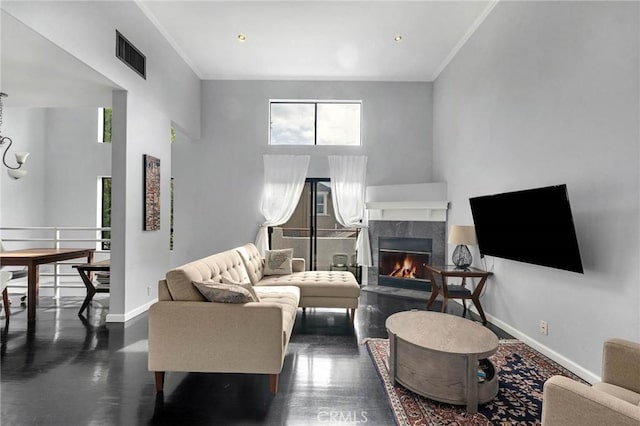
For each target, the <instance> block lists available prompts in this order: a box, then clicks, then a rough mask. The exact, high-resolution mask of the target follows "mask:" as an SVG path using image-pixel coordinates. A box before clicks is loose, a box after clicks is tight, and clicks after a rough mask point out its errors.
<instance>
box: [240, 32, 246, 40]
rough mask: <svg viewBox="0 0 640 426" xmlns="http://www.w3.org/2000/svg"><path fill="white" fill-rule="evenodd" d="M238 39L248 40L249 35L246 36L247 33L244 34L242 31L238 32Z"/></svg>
mask: <svg viewBox="0 0 640 426" xmlns="http://www.w3.org/2000/svg"><path fill="white" fill-rule="evenodd" d="M238 40H239V41H245V40H247V36H246V35H244V34H242V33H241V34H238Z"/></svg>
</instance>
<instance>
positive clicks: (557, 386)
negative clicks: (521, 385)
mask: <svg viewBox="0 0 640 426" xmlns="http://www.w3.org/2000/svg"><path fill="white" fill-rule="evenodd" d="M542 425H543V426H555V425H558V426H560V425H561V426H567V425H569V426H570V425H580V426H590V425H593V426H601V425H622V426H625V425H629V426H638V425H640V343H634V342H630V341H628V340H623V339H609V340H607V341H606V342H604V347H603V357H602V382H600V383H595V384H594V385H593V386H589V385H585V384H583V383H578V382H576V381H575V380H571V379H569V378H567V377H563V376H553V377H551V378H550V379H549V380H547V381H546V382H545V384H544V394H543V402H542Z"/></svg>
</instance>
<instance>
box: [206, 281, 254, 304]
mask: <svg viewBox="0 0 640 426" xmlns="http://www.w3.org/2000/svg"><path fill="white" fill-rule="evenodd" d="M193 285H194V286H195V287H196V288H197V289H198V291H199V292H200V293H202V295H203V296H204V298H205V299H207V300H208V301H210V302H222V303H249V302H257V301H258V300H256V299H255V298H254V297H253V295H252V294H251V292H250V291H249V290H247V289H246V288H244V287H243V285H241V284H233V285H232V284H222V283H215V282H197V281H194V282H193ZM245 285H246V284H245Z"/></svg>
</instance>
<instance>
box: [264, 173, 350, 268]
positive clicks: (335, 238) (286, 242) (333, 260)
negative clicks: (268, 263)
mask: <svg viewBox="0 0 640 426" xmlns="http://www.w3.org/2000/svg"><path fill="white" fill-rule="evenodd" d="M356 236H357V230H356V229H347V228H345V227H343V226H342V225H340V224H339V223H338V221H337V220H336V217H335V214H334V210H333V199H332V197H331V184H330V183H329V179H318V178H315V179H307V182H306V183H305V186H304V189H303V191H302V195H301V196H300V200H299V201H298V206H297V207H296V210H295V211H294V213H293V215H292V216H291V218H290V219H289V221H288V222H287V223H285V224H284V225H281V226H279V227H275V228H274V229H273V233H272V235H271V247H272V248H273V249H281V248H293V256H294V257H302V258H304V259H305V261H306V267H307V270H313V271H331V270H334V271H351V272H353V273H354V275H356V277H358V274H357V272H358V271H357V269H356V267H355V245H356Z"/></svg>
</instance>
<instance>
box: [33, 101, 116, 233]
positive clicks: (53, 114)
mask: <svg viewBox="0 0 640 426" xmlns="http://www.w3.org/2000/svg"><path fill="white" fill-rule="evenodd" d="M46 128H47V135H46V141H47V142H46V148H45V151H44V153H45V158H46V159H47V161H46V166H45V175H46V182H45V191H44V194H43V196H44V199H45V211H46V213H45V222H46V225H47V226H98V224H99V223H98V222H97V217H98V210H97V207H98V205H97V181H98V177H101V176H111V144H108V143H106V144H105V143H98V108H48V109H47V126H46Z"/></svg>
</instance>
